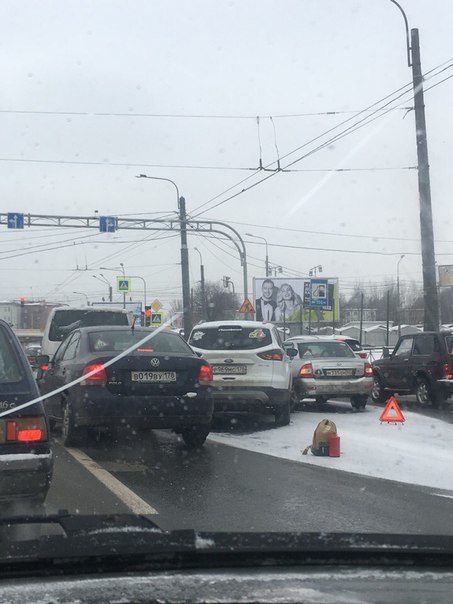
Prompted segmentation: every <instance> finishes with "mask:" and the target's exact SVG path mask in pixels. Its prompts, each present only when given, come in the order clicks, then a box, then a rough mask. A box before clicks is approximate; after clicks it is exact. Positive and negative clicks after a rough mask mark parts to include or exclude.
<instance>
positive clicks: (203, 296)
mask: <svg viewBox="0 0 453 604" xmlns="http://www.w3.org/2000/svg"><path fill="white" fill-rule="evenodd" d="M200 285H201V309H202V313H203V319H204V320H206V319H207V318H208V313H207V308H206V288H205V282H204V265H203V264H200Z"/></svg>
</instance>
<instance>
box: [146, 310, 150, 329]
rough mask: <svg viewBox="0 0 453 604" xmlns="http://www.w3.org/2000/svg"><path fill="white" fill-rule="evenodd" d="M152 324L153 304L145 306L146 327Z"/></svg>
mask: <svg viewBox="0 0 453 604" xmlns="http://www.w3.org/2000/svg"><path fill="white" fill-rule="evenodd" d="M150 325H151V306H145V327H150Z"/></svg>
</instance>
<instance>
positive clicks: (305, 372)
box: [299, 363, 314, 378]
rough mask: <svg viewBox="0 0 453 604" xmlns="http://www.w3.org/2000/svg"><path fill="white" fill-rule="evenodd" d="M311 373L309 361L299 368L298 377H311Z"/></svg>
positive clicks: (311, 367) (311, 368)
mask: <svg viewBox="0 0 453 604" xmlns="http://www.w3.org/2000/svg"><path fill="white" fill-rule="evenodd" d="M313 375H314V374H313V365H312V364H311V363H305V365H302V367H301V368H300V369H299V377H301V378H312V377H313Z"/></svg>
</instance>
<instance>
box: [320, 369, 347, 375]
mask: <svg viewBox="0 0 453 604" xmlns="http://www.w3.org/2000/svg"><path fill="white" fill-rule="evenodd" d="M324 373H325V374H326V375H328V376H329V377H330V376H332V377H334V376H337V377H346V376H352V375H353V372H352V370H351V369H325V370H324Z"/></svg>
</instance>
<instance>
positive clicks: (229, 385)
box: [189, 321, 292, 426]
mask: <svg viewBox="0 0 453 604" xmlns="http://www.w3.org/2000/svg"><path fill="white" fill-rule="evenodd" d="M189 344H190V346H192V348H193V349H194V350H195V352H196V353H197V354H198V355H200V356H201V357H203V358H204V359H206V360H207V361H208V362H209V364H210V365H211V367H212V373H213V376H214V382H213V387H214V388H213V399H214V412H228V411H232V412H256V411H259V412H266V411H269V412H271V413H273V414H274V416H275V422H276V424H277V425H279V426H283V425H286V424H289V421H290V411H291V403H292V399H291V391H292V378H291V365H290V355H291V354H292V353H291V352H290V353H289V354H288V353H287V352H285V350H284V349H283V342H282V339H281V337H280V334H279V332H278V330H277V328H276V327H275V326H274V325H273V324H272V323H261V322H258V321H210V322H206V323H199V324H198V325H196V326H195V327H194V328H193V330H192V333H191V334H190V338H189Z"/></svg>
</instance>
